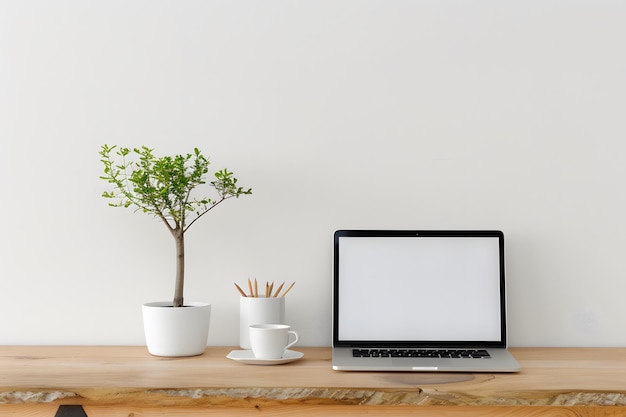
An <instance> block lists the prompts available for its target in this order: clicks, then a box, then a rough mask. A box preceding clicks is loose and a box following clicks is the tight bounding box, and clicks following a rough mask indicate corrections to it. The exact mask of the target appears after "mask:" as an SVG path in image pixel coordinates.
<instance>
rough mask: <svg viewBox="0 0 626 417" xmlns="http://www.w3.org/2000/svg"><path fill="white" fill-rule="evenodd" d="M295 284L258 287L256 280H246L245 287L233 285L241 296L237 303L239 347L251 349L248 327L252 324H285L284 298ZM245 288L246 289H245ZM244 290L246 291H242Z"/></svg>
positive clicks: (273, 284) (267, 284)
mask: <svg viewBox="0 0 626 417" xmlns="http://www.w3.org/2000/svg"><path fill="white" fill-rule="evenodd" d="M294 284H295V282H293V283H291V284H290V285H287V284H286V283H285V282H283V283H281V284H279V285H275V283H274V282H269V281H268V282H266V283H265V285H259V282H258V281H257V280H256V278H255V279H254V280H251V279H248V282H247V286H240V285H237V283H235V287H236V288H237V291H238V292H239V294H240V295H241V297H240V302H239V346H241V348H242V349H251V348H252V347H251V345H250V325H253V324H286V323H285V296H286V295H287V293H288V292H289V291H291V289H292V288H293V286H294ZM246 287H247V288H246ZM244 288H246V290H247V291H246V290H244Z"/></svg>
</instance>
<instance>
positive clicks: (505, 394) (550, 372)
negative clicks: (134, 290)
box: [0, 346, 626, 417]
mask: <svg viewBox="0 0 626 417" xmlns="http://www.w3.org/2000/svg"><path fill="white" fill-rule="evenodd" d="M230 350H231V348H228V347H209V348H207V351H206V353H205V354H204V355H202V356H197V357H193V358H158V357H154V356H150V355H149V354H148V352H147V350H146V348H145V347H111V346H109V347H98V346H90V347H45V346H44V347H41V346H40V347H36V346H28V347H19V346H4V347H0V416H9V415H10V416H50V417H52V416H54V415H55V413H56V412H57V409H58V408H59V405H62V404H77V405H82V406H83V408H84V411H85V412H86V413H87V415H88V416H89V417H102V416H106V417H110V416H116V417H118V416H123V417H133V416H134V417H140V416H144V417H147V416H179V415H180V416H200V415H202V416H207V415H239V416H247V415H255V416H256V415H284V416H291V415H316V416H317V415H322V414H323V415H337V414H341V415H364V414H367V415H395V416H399V415H415V414H416V413H418V412H420V411H421V412H423V414H422V413H419V414H420V415H424V414H425V415H435V416H468V415H469V416H481V417H482V416H489V415H511V416H513V415H514V416H518V415H533V416H542V415H572V416H574V415H577V416H614V415H626V407H625V408H621V407H623V406H626V348H619V349H617V348H615V349H613V348H611V349H582V348H576V349H573V348H571V349H543V348H542V349H527V348H524V349H511V351H512V352H513V354H514V356H515V357H516V358H517V359H518V361H519V362H520V364H521V365H522V367H523V370H522V372H520V373H516V374H461V373H451V374H435V373H370V372H367V373H360V372H359V373H354V372H336V371H333V370H332V369H331V367H330V349H328V348H299V349H298V350H299V351H302V352H304V358H303V359H301V360H299V361H297V362H293V363H290V364H286V365H278V366H252V365H244V364H241V363H237V362H234V361H231V360H229V359H227V358H226V357H225V356H226V354H228V352H229V351H230ZM529 406H531V407H529Z"/></svg>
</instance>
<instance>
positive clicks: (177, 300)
mask: <svg viewBox="0 0 626 417" xmlns="http://www.w3.org/2000/svg"><path fill="white" fill-rule="evenodd" d="M174 240H175V241H176V286H175V288H174V301H173V305H174V307H182V306H183V287H184V285H185V234H184V232H183V230H182V229H180V230H176V233H174Z"/></svg>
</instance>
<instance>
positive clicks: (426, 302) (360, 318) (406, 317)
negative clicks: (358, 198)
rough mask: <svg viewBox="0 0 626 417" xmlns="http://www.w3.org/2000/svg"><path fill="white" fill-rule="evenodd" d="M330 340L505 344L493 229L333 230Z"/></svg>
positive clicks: (498, 240)
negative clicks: (332, 309) (331, 333)
mask: <svg viewBox="0 0 626 417" xmlns="http://www.w3.org/2000/svg"><path fill="white" fill-rule="evenodd" d="M334 245H335V246H334V250H335V253H334V259H335V261H334V262H335V265H334V307H333V308H334V316H333V320H334V323H333V324H334V330H333V338H334V344H335V346H356V345H362V344H370V345H372V346H376V345H377V344H380V345H390V344H391V345H394V344H395V345H399V346H400V345H417V346H422V345H423V346H429V345H432V346H446V345H450V346H453V345H454V346H457V345H463V346H466V345H470V346H471V345H480V346H489V345H491V346H502V347H504V345H505V340H504V339H505V326H504V323H505V314H504V312H505V308H504V307H505V306H504V302H505V300H504V255H503V248H504V238H503V234H502V232H499V231H363V230H360V231H357V230H352V231H350V230H342V231H337V232H336V233H335V243H334Z"/></svg>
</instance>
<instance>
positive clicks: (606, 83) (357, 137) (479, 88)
mask: <svg viewBox="0 0 626 417" xmlns="http://www.w3.org/2000/svg"><path fill="white" fill-rule="evenodd" d="M624 21H626V3H625V2H623V1H619V0H614V1H611V0H531V1H526V0H525V1H502V0H482V1H480V0H479V1H467V0H457V1H453V0H422V1H420V0H411V1H400V0H380V1H376V0H304V1H297V0H292V1H287V0H283V1H276V0H268V1H256V0H249V1H242V0H223V1H214V0H198V1H166V0H107V1H79V0H58V1H54V2H52V1H47V0H21V1H11V0H0V48H1V49H0V100H1V101H0V135H2V139H1V142H0V150H1V151H0V152H1V162H2V164H1V166H0V169H1V174H2V175H1V176H0V187H1V189H0V198H1V200H0V216H1V218H2V233H1V236H2V237H1V239H2V240H1V248H0V249H1V250H0V277H1V281H0V294H1V302H0V343H1V344H23V343H24V344H143V343H144V341H143V335H142V330H141V317H140V304H141V303H143V302H146V301H153V300H159V299H169V298H170V297H171V293H172V285H173V277H172V276H173V269H174V266H173V261H174V256H173V251H174V248H173V241H172V239H171V238H170V237H169V235H168V233H167V231H166V230H165V228H164V227H163V226H162V225H160V224H158V223H157V222H156V221H155V220H153V219H151V218H149V217H148V216H144V215H142V214H139V213H137V214H133V213H132V211H130V210H122V209H112V208H109V207H107V202H106V201H105V200H104V199H102V198H101V197H100V194H101V193H102V191H103V190H104V189H106V184H105V183H104V182H103V181H101V180H99V179H98V176H99V175H100V170H101V166H100V162H99V156H98V154H97V152H98V149H99V146H100V145H101V144H103V143H108V144H121V145H125V146H137V145H142V144H146V145H149V146H151V147H154V148H156V149H157V151H158V152H163V153H165V152H168V153H171V152H177V153H183V152H187V151H190V150H191V149H192V148H193V147H195V146H197V147H200V148H201V149H203V150H204V151H206V152H207V153H208V154H209V155H210V156H211V159H212V161H213V164H214V165H213V166H214V167H215V168H216V169H219V168H222V167H227V168H228V169H230V170H232V171H234V172H235V173H236V174H237V176H238V177H239V180H240V183H241V184H242V185H244V186H250V187H252V188H253V190H254V194H253V196H250V197H245V198H242V199H240V200H238V201H229V202H227V203H226V204H225V205H223V206H221V207H219V208H217V209H216V210H215V212H213V213H211V214H210V215H209V216H208V217H207V218H205V219H203V221H202V222H200V223H198V224H197V225H194V227H193V228H192V229H191V231H190V232H189V233H188V235H187V238H188V255H187V256H188V286H187V288H186V296H187V299H202V300H207V301H211V302H212V304H213V319H212V328H211V334H210V344H212V345H235V344H237V341H238V329H237V323H238V295H237V293H236V291H235V289H234V286H233V281H237V282H240V283H244V282H245V280H246V278H247V277H257V278H258V279H259V280H262V281H264V280H276V281H283V280H285V281H291V280H296V281H297V283H296V286H295V287H294V289H293V290H292V292H291V293H290V295H289V299H288V302H287V314H288V318H289V321H290V322H291V324H292V325H293V326H294V327H295V328H297V329H298V330H300V333H301V335H302V339H303V344H305V345H328V344H329V343H330V291H331V286H330V281H331V250H332V247H331V244H332V240H331V237H332V233H333V231H334V230H335V229H338V228H416V229H420V228H421V229H429V228H450V229H452V228H461V229H473V228H499V229H502V230H504V231H505V234H506V236H507V251H508V252H507V269H508V280H509V287H508V289H509V321H510V329H511V330H510V342H511V344H512V345H514V346H556V345H559V346H616V345H619V346H626V331H624V327H625V326H624V324H625V318H626V303H624V302H623V294H624V292H625V291H626V279H625V278H626V277H625V275H626V264H625V262H624V261H623V259H624V258H623V257H624V252H625V251H626V242H625V241H624V235H625V232H626V221H625V220H624V212H625V209H626V193H625V190H624V183H623V180H624V177H625V171H626V164H625V163H624V160H625V153H626V145H625V141H624V139H625V133H626V124H625V120H626V118H625V117H624V115H625V114H626V99H625V97H626V54H624V52H623V48H624V39H626V26H625V25H624V24H623V22H624Z"/></svg>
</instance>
